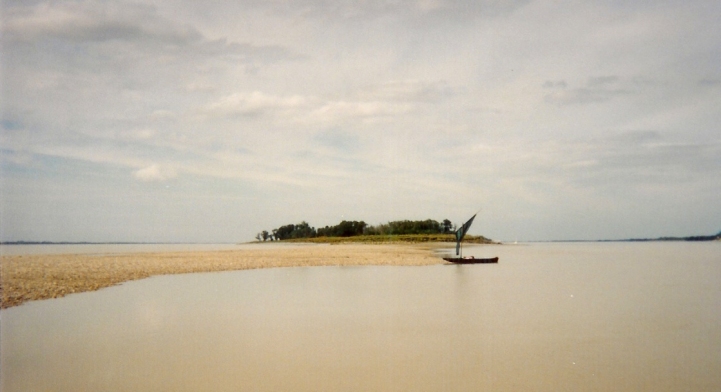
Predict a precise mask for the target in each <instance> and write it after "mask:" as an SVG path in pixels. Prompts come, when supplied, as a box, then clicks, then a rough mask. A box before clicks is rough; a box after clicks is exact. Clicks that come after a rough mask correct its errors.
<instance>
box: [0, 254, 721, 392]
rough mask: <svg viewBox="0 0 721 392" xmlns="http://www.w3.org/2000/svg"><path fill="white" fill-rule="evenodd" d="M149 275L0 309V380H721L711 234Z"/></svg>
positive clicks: (394, 387)
mask: <svg viewBox="0 0 721 392" xmlns="http://www.w3.org/2000/svg"><path fill="white" fill-rule="evenodd" d="M464 254H475V255H476V256H477V257H488V256H496V255H497V256H499V257H500V263H499V264H498V265H462V266H456V265H437V266H430V267H314V268H284V269H269V270H255V271H238V272H223V273H208V274H193V275H175V276H163V277H153V278H150V279H146V280H141V281H135V282H129V283H125V284H123V285H121V286H116V287H112V288H107V289H103V290H100V291H98V292H94V293H83V294H76V295H71V296H69V297H65V298H61V299H56V300H48V301H37V302H31V303H28V304H25V305H22V306H20V307H15V308H10V309H7V310H4V311H2V312H1V317H0V319H1V323H2V334H1V344H2V346H1V349H2V350H1V351H2V358H1V360H2V362H1V363H2V374H1V376H2V377H1V378H2V381H1V383H2V385H0V386H1V388H0V389H2V390H3V391H7V392H10V391H32V390H53V391H98V390H103V391H127V390H139V391H163V390H168V391H198V390H209V391H210V390H212V391H279V390H287V391H368V390H382V391H478V390H489V391H519V390H535V391H609V390H613V391H640V390H646V391H680V390H688V391H718V390H721V371H719V370H720V369H721V243H640V244H639V243H635V244H632V243H612V244H532V245H523V246H521V245H518V246H510V245H504V246H485V247H475V248H474V247H466V248H465V249H464Z"/></svg>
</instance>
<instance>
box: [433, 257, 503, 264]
mask: <svg viewBox="0 0 721 392" xmlns="http://www.w3.org/2000/svg"><path fill="white" fill-rule="evenodd" d="M443 260H445V261H448V262H450V263H453V264H490V263H498V257H493V258H490V259H476V258H473V257H444V258H443Z"/></svg>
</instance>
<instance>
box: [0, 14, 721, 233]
mask: <svg viewBox="0 0 721 392" xmlns="http://www.w3.org/2000/svg"><path fill="white" fill-rule="evenodd" d="M1 7H2V9H1V16H0V17H1V18H2V19H1V21H2V22H1V23H0V25H1V29H2V32H1V36H0V45H1V46H0V51H1V52H0V75H1V78H0V196H1V201H0V218H1V219H0V239H2V240H4V241H20V240H25V241H139V242H231V243H233V242H245V241H251V240H253V238H254V237H255V235H256V233H258V232H259V231H261V230H271V229H273V228H277V227H279V226H281V225H285V224H291V223H299V222H301V221H307V222H308V223H309V224H310V225H311V226H315V227H322V226H326V225H335V224H337V223H339V222H340V221H341V220H363V221H365V222H366V223H368V224H371V225H375V224H380V223H385V222H388V221H393V220H405V219H409V220H421V219H423V220H425V219H435V220H438V221H441V220H443V219H450V220H451V221H453V222H454V223H456V224H459V225H460V224H461V223H462V222H463V221H465V220H466V219H468V218H469V217H470V216H471V215H473V214H474V213H475V212H477V211H479V210H480V212H479V214H478V217H477V218H476V220H475V222H474V225H473V227H472V228H471V231H470V233H471V234H476V235H484V236H486V237H489V238H492V239H496V240H505V241H514V240H518V241H531V240H532V241H536V240H561V239H572V240H584V239H617V238H639V237H659V236H686V235H696V234H715V233H718V232H719V231H720V230H721V197H719V195H721V23H719V21H721V2H718V1H712V0H701V1H699V0H678V1H676V0H672V1H653V2H650V1H630V2H629V1H563V0H560V1H534V0H528V1H526V0H522V1H497V0H493V1H490V0H481V1H474V2H470V1H461V0H417V1H400V0H363V1H349V0H293V1H291V0H266V1H261V0H240V1H235V0H209V1H203V2H198V1H187V0H178V1H168V0H163V1H160V0H147V1H139V2H134V1H120V0H109V1H102V0H101V1H65V0H59V1H33V0H22V1H16V0H3V2H2V5H1Z"/></svg>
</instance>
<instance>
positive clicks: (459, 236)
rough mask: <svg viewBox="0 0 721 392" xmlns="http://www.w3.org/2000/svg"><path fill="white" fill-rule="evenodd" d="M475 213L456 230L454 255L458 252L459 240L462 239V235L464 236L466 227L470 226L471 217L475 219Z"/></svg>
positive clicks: (466, 230) (471, 222)
mask: <svg viewBox="0 0 721 392" xmlns="http://www.w3.org/2000/svg"><path fill="white" fill-rule="evenodd" d="M476 215H478V214H474V215H473V216H472V217H471V219H469V220H468V222H466V223H464V224H463V226H461V227H460V228H459V229H458V230H456V255H458V254H459V253H460V249H461V241H463V237H465V236H466V233H467V232H468V229H470V228H471V224H473V219H475V217H476Z"/></svg>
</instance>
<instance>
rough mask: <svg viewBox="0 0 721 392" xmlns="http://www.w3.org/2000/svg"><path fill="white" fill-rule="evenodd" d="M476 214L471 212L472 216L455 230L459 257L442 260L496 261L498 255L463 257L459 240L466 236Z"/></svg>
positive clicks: (465, 262) (469, 262) (458, 261)
mask: <svg viewBox="0 0 721 392" xmlns="http://www.w3.org/2000/svg"><path fill="white" fill-rule="evenodd" d="M476 215H478V213H475V214H473V216H472V217H471V219H469V220H468V222H466V223H464V224H463V226H461V227H460V228H459V229H458V230H456V233H455V234H456V256H459V257H444V258H443V260H445V261H449V262H451V263H454V264H483V263H498V257H493V258H490V259H476V258H475V257H473V256H470V257H463V248H462V247H461V241H463V237H465V236H466V233H467V232H468V229H470V228H471V225H472V224H473V219H475V218H476Z"/></svg>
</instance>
